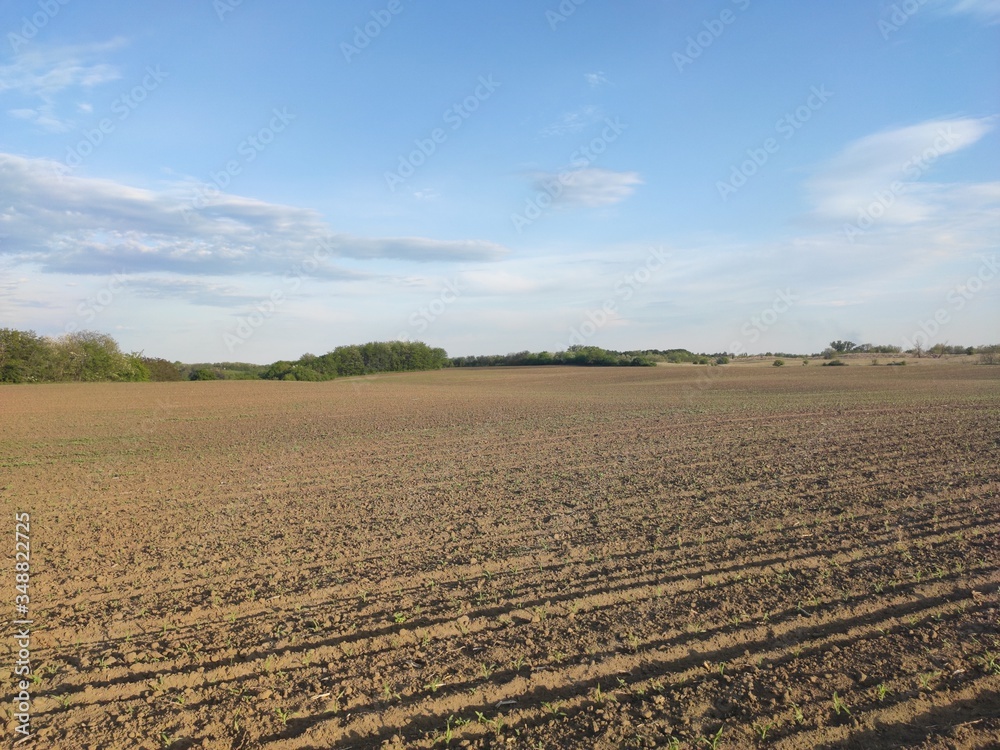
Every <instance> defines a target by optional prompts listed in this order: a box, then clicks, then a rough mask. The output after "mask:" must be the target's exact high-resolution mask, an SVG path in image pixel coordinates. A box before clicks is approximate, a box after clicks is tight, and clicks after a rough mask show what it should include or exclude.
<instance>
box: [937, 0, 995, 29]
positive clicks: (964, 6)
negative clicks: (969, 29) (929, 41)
mask: <svg viewBox="0 0 1000 750" xmlns="http://www.w3.org/2000/svg"><path fill="white" fill-rule="evenodd" d="M945 2H946V4H947V5H949V6H950V10H951V12H952V13H960V14H965V15H971V16H975V17H976V18H978V19H979V20H981V21H985V22H986V23H991V24H994V23H1000V0H945Z"/></svg>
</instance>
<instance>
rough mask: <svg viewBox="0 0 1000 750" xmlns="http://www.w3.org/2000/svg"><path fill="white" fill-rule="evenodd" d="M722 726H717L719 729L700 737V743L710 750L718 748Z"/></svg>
mask: <svg viewBox="0 0 1000 750" xmlns="http://www.w3.org/2000/svg"><path fill="white" fill-rule="evenodd" d="M722 729H723V728H722V727H719V731H718V732H716V733H715V734H713V735H711V736H709V737H702V738H701V740H700V742H701V744H702V745H706V746H707V747H709V748H710V750H718V747H719V743H720V742H722Z"/></svg>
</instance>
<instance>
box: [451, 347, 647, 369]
mask: <svg viewBox="0 0 1000 750" xmlns="http://www.w3.org/2000/svg"><path fill="white" fill-rule="evenodd" d="M655 364H656V361H655V360H654V359H653V358H651V357H649V356H646V355H644V354H640V353H638V352H616V351H610V350H608V349H601V348H600V347H598V346H580V345H576V346H571V347H570V348H569V349H568V350H567V351H564V352H555V353H552V352H529V351H523V352H514V353H511V354H480V355H475V356H469V357H452V359H451V365H452V366H453V367H523V366H528V365H578V366H585V367H651V366H653V365H655Z"/></svg>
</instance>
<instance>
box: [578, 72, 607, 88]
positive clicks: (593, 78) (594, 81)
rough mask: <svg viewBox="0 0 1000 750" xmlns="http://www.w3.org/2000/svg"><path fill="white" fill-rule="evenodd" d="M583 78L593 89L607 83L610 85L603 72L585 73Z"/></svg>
mask: <svg viewBox="0 0 1000 750" xmlns="http://www.w3.org/2000/svg"><path fill="white" fill-rule="evenodd" d="M583 78H584V80H585V81H586V82H587V85H588V86H590V88H592V89H596V88H598V87H599V86H601V85H603V84H605V83H609V81H608V77H607V76H606V75H604V73H601V72H597V73H584V74H583Z"/></svg>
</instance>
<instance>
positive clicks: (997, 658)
mask: <svg viewBox="0 0 1000 750" xmlns="http://www.w3.org/2000/svg"><path fill="white" fill-rule="evenodd" d="M980 658H981V659H982V661H983V669H985V670H986V671H987V672H993V673H995V674H1000V655H998V654H994V653H992V652H990V651H987V652H986V655H985V656H982V657H980Z"/></svg>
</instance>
